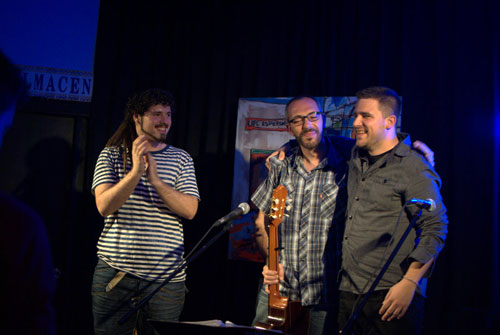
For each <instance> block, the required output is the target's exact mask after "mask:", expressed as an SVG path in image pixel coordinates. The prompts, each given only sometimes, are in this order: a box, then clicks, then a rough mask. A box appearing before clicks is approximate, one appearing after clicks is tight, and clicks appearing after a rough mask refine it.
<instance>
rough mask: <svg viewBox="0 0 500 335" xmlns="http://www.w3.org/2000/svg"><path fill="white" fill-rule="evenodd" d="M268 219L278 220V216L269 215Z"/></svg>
mask: <svg viewBox="0 0 500 335" xmlns="http://www.w3.org/2000/svg"><path fill="white" fill-rule="evenodd" d="M270 218H271V219H273V220H275V219H277V218H278V216H277V215H270Z"/></svg>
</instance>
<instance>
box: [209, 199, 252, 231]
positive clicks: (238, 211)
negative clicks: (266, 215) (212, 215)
mask: <svg viewBox="0 0 500 335" xmlns="http://www.w3.org/2000/svg"><path fill="white" fill-rule="evenodd" d="M249 211H250V206H249V205H248V204H247V203H246V202H242V203H241V204H239V205H238V207H236V208H235V209H233V210H232V211H231V212H229V214H227V215H226V216H224V217H222V218H220V219H219V220H217V221H215V223H214V225H213V227H214V228H215V227H218V226H220V225H222V224H224V223H226V222H228V221H231V220H233V219H234V218H236V217H238V216H240V215H242V214H247V213H248V212H249Z"/></svg>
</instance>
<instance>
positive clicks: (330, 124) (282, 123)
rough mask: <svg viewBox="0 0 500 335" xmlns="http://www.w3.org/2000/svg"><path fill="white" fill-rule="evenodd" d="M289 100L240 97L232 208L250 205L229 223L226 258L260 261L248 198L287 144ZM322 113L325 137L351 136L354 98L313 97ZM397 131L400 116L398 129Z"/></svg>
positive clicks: (253, 211) (252, 209)
mask: <svg viewBox="0 0 500 335" xmlns="http://www.w3.org/2000/svg"><path fill="white" fill-rule="evenodd" d="M290 99H291V98H241V99H239V103H238V120H237V124H236V127H237V128H236V144H235V149H236V150H235V155H234V179H233V197H232V206H231V207H232V208H236V207H237V206H238V204H240V203H242V202H248V203H249V204H250V205H251V210H250V213H248V214H247V215H244V216H242V217H241V218H240V219H237V220H234V221H233V226H232V228H231V233H230V235H229V248H228V257H229V258H230V259H237V260H250V261H256V262H263V261H264V259H263V257H262V255H261V254H260V253H259V252H258V248H257V245H256V242H255V231H254V220H255V217H256V215H257V211H258V209H257V208H256V207H255V206H254V205H253V204H252V203H251V202H250V196H251V195H252V193H253V192H254V191H255V189H256V188H257V187H258V186H259V185H260V183H261V182H262V181H263V180H264V179H265V178H266V175H267V169H266V167H265V165H264V162H265V159H266V158H267V156H268V155H269V154H270V153H272V152H273V151H275V150H276V149H277V148H279V147H280V146H281V145H282V144H284V143H286V142H288V141H289V140H290V139H291V138H293V136H292V135H290V133H289V132H288V131H287V127H286V126H287V121H286V118H285V106H286V104H287V103H288V101H289V100H290ZM316 99H317V101H318V103H320V104H321V106H322V109H323V111H324V112H325V114H326V123H325V134H326V135H342V136H346V137H352V136H351V130H352V122H353V118H352V112H353V110H354V104H355V102H356V97H316ZM400 128H401V117H400V118H399V120H398V130H399V129H400Z"/></svg>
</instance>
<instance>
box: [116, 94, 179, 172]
mask: <svg viewBox="0 0 500 335" xmlns="http://www.w3.org/2000/svg"><path fill="white" fill-rule="evenodd" d="M155 105H162V106H169V107H170V109H171V111H172V113H173V112H174V109H175V100H174V96H173V95H172V94H171V93H170V92H169V91H165V90H162V89H159V88H151V89H148V90H146V91H143V92H140V93H137V94H134V95H133V96H132V97H131V98H130V99H129V100H128V102H127V106H126V108H125V118H124V119H123V121H122V123H121V124H120V126H119V127H118V129H117V130H116V132H115V133H114V134H113V136H111V137H110V139H109V140H108V142H107V143H106V147H123V152H122V157H123V172H124V173H126V172H127V171H126V167H127V157H130V159H132V156H131V153H132V142H134V140H135V139H136V138H137V132H136V130H135V123H134V115H144V113H145V112H146V111H147V110H148V109H149V108H150V107H151V106H155Z"/></svg>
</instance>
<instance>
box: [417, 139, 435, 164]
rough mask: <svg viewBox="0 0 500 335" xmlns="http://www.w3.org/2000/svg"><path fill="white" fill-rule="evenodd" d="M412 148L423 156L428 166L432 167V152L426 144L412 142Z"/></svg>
mask: <svg viewBox="0 0 500 335" xmlns="http://www.w3.org/2000/svg"><path fill="white" fill-rule="evenodd" d="M413 148H415V149H417V150H418V151H419V152H420V153H421V154H422V155H424V157H425V159H427V161H428V162H429V164H431V165H432V166H434V151H432V150H431V148H429V147H428V146H427V144H425V143H424V142H421V141H415V142H413Z"/></svg>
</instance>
